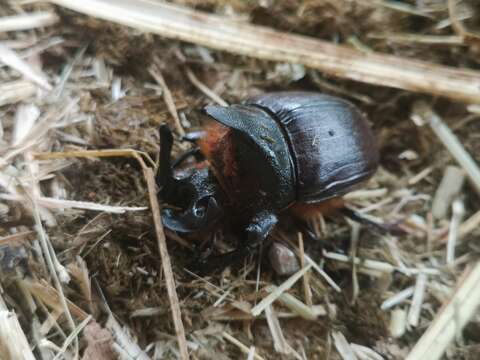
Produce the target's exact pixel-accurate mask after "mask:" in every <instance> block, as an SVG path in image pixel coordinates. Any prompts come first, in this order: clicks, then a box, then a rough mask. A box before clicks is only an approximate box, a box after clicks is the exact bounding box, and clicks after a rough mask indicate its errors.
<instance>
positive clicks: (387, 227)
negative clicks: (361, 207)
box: [340, 207, 405, 235]
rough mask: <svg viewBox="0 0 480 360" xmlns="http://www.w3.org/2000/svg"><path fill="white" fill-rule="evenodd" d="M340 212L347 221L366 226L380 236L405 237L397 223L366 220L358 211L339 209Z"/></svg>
mask: <svg viewBox="0 0 480 360" xmlns="http://www.w3.org/2000/svg"><path fill="white" fill-rule="evenodd" d="M340 212H341V213H342V214H343V215H344V216H346V217H348V218H349V219H351V220H353V221H355V222H358V223H360V224H362V225H366V226H368V227H369V228H373V229H375V230H377V231H379V232H380V233H382V234H392V235H405V231H404V230H403V229H402V228H400V227H399V226H398V224H397V223H378V222H376V221H373V220H370V219H368V218H367V217H365V216H363V215H362V214H361V213H359V212H358V211H355V210H352V209H350V208H347V207H343V208H341V209H340Z"/></svg>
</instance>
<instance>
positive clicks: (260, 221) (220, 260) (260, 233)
mask: <svg viewBox="0 0 480 360" xmlns="http://www.w3.org/2000/svg"><path fill="white" fill-rule="evenodd" d="M277 222H278V219H277V217H276V216H275V215H274V214H270V213H261V214H257V215H256V216H254V217H253V219H252V221H251V222H250V224H249V225H248V226H247V227H246V229H245V233H246V237H247V239H246V242H245V243H243V242H241V243H239V244H238V245H237V248H236V249H235V250H233V251H230V252H227V253H224V254H220V255H209V256H207V257H204V258H203V259H200V260H197V261H194V263H193V265H192V268H193V270H194V271H197V272H200V273H208V272H211V271H213V270H215V269H223V268H225V267H227V266H229V265H235V264H238V263H239V262H240V261H242V260H243V259H245V258H246V257H247V256H248V255H250V254H252V253H254V252H256V251H257V250H258V249H259V247H260V246H261V245H262V244H263V243H264V241H265V239H266V238H267V237H268V234H269V233H270V232H271V230H272V229H273V228H274V226H275V225H276V224H277Z"/></svg>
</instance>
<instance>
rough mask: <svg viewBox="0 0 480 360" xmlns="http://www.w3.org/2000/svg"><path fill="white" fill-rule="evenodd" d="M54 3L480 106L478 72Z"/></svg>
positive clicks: (140, 1)
mask: <svg viewBox="0 0 480 360" xmlns="http://www.w3.org/2000/svg"><path fill="white" fill-rule="evenodd" d="M50 1H51V2H53V3H55V4H57V5H60V6H64V7H67V8H69V9H72V10H76V11H79V12H82V13H84V14H88V15H91V16H96V17H98V18H102V19H106V20H110V21H114V22H117V23H120V24H124V25H127V26H130V27H133V28H137V29H141V30H142V31H150V32H153V33H156V34H159V35H161V36H164V37H167V38H174V39H178V40H182V41H186V42H190V43H195V44H199V45H202V46H206V47H211V48H214V49H217V50H222V51H229V52H232V53H236V54H240V55H247V56H252V57H256V58H261V59H266V60H271V61H280V62H289V63H299V64H303V65H305V66H308V67H311V68H315V69H318V70H320V71H323V72H324V73H326V74H329V75H333V76H337V77H340V78H345V79H351V80H356V81H361V82H365V83H369V84H374V85H382V86H388V87H394V88H400V89H404V90H409V91H415V92H424V93H429V94H434V95H441V96H447V97H450V98H452V99H457V100H462V101H467V102H476V103H479V102H480V73H479V72H477V71H473V70H464V69H455V68H452V67H446V66H442V65H438V64H433V63H428V62H422V61H416V60H413V59H406V58H401V57H398V56H396V55H385V54H379V53H374V52H371V53H364V52H362V51H358V50H354V49H352V48H350V47H347V46H342V45H337V44H333V43H329V42H326V41H321V40H318V39H314V38H310V37H306V36H301V35H296V34H289V33H285V32H280V31H276V30H273V29H269V28H267V27H262V26H255V25H251V24H246V23H242V22H239V21H231V19H229V18H227V17H221V16H218V15H213V14H206V13H204V12H201V11H197V10H192V9H188V8H185V7H180V6H178V5H173V4H169V3H164V2H152V1H149V0H135V1H133V0H130V1H127V0H124V1H122V2H117V1H110V0H83V1H78V0H50ZM382 3H387V2H382ZM388 3H389V4H391V2H388ZM422 14H423V13H422ZM423 15H425V14H423Z"/></svg>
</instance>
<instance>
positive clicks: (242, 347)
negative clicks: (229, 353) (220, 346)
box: [222, 331, 264, 360]
mask: <svg viewBox="0 0 480 360" xmlns="http://www.w3.org/2000/svg"><path fill="white" fill-rule="evenodd" d="M222 335H223V337H224V338H225V340H228V341H229V342H231V343H232V344H233V345H235V346H236V347H238V348H239V349H240V351H241V352H243V353H244V354H249V353H250V349H249V348H248V347H247V346H245V345H244V344H242V343H241V342H240V341H238V340H237V339H236V338H234V337H233V336H232V335H230V334H229V333H227V332H226V331H224V332H223V333H222ZM253 356H254V359H257V360H264V358H263V357H261V356H260V355H258V354H257V353H254V354H253Z"/></svg>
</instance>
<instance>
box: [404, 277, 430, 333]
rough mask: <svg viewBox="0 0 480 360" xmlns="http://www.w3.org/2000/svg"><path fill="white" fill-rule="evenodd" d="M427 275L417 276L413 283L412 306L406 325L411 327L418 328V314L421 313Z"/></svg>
mask: <svg viewBox="0 0 480 360" xmlns="http://www.w3.org/2000/svg"><path fill="white" fill-rule="evenodd" d="M427 279H428V278H427V275H426V274H422V273H420V274H418V276H417V282H416V283H415V290H414V292H413V298H412V305H411V306H410V311H409V312H408V323H409V324H410V325H411V326H414V327H416V326H418V322H419V320H420V313H421V311H422V305H423V300H424V298H425V288H426V286H427Z"/></svg>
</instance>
